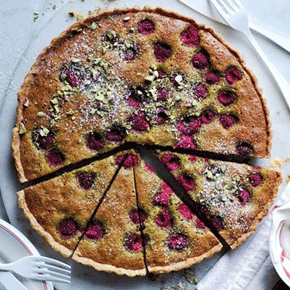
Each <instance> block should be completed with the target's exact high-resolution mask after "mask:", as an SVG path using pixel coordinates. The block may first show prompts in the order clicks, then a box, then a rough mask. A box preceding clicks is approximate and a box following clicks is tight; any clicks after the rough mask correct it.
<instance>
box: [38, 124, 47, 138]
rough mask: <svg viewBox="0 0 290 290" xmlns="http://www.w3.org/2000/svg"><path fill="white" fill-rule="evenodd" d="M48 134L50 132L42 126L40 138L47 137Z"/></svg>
mask: <svg viewBox="0 0 290 290" xmlns="http://www.w3.org/2000/svg"><path fill="white" fill-rule="evenodd" d="M48 133H49V130H48V129H47V128H46V127H44V126H41V128H40V132H39V134H40V136H42V137H45V136H47V135H48Z"/></svg>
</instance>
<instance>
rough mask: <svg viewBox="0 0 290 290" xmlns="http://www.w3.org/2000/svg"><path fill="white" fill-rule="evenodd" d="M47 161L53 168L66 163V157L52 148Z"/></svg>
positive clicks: (47, 155) (47, 154)
mask: <svg viewBox="0 0 290 290" xmlns="http://www.w3.org/2000/svg"><path fill="white" fill-rule="evenodd" d="M45 157H46V161H47V162H48V163H49V164H50V165H52V166H58V165H61V164H62V163H64V161H65V157H64V155H63V154H62V153H61V152H60V151H59V149H57V148H51V149H49V150H48V151H47V152H46V155H45Z"/></svg>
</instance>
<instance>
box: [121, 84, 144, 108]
mask: <svg viewBox="0 0 290 290" xmlns="http://www.w3.org/2000/svg"><path fill="white" fill-rule="evenodd" d="M146 99H147V96H146V93H145V92H144V89H143V88H141V87H137V88H136V89H130V92H129V95H128V97H127V100H126V102H127V104H128V105H129V106H131V107H133V108H135V109H138V108H139V107H140V106H141V104H142V103H143V102H145V101H146Z"/></svg>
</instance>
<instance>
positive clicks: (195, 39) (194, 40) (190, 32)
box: [180, 26, 200, 46]
mask: <svg viewBox="0 0 290 290" xmlns="http://www.w3.org/2000/svg"><path fill="white" fill-rule="evenodd" d="M180 35H181V41H182V42H183V43H184V44H186V45H188V46H196V45H199V40H200V38H199V34H198V30H197V29H196V28H195V27H194V26H189V27H188V28H187V29H186V30H185V31H183V32H181V34H180Z"/></svg>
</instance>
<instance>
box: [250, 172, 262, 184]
mask: <svg viewBox="0 0 290 290" xmlns="http://www.w3.org/2000/svg"><path fill="white" fill-rule="evenodd" d="M249 180H250V183H251V184H252V186H254V187H257V186H258V185H260V184H261V183H262V181H263V177H262V176H261V174H259V173H252V174H250V175H249Z"/></svg>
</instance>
